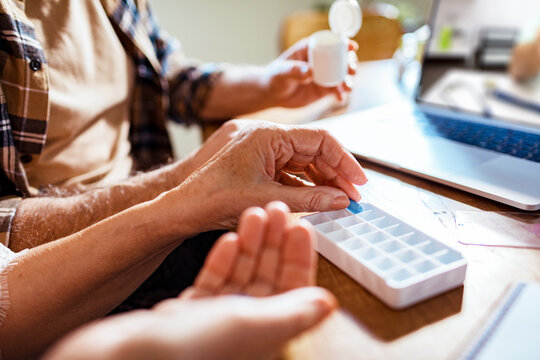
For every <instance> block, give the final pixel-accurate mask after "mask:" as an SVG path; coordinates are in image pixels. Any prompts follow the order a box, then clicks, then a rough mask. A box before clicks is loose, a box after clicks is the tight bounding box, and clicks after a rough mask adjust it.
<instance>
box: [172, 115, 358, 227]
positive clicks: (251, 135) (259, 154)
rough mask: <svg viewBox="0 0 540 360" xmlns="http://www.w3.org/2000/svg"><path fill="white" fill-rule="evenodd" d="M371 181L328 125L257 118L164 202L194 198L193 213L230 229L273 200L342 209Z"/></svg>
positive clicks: (206, 223) (202, 222) (201, 222)
mask: <svg viewBox="0 0 540 360" xmlns="http://www.w3.org/2000/svg"><path fill="white" fill-rule="evenodd" d="M292 174H304V175H305V176H307V177H308V178H309V179H310V180H311V181H312V182H313V184H306V182H304V181H302V180H300V179H298V178H296V177H295V176H293V175H292ZM366 182H367V178H366V176H365V174H364V172H363V170H362V167H361V166H360V165H359V164H358V162H357V161H356V160H355V159H354V157H353V156H352V155H351V154H349V153H348V152H347V151H346V150H345V149H344V148H343V147H342V146H341V145H340V144H339V143H338V142H337V140H336V139H335V138H333V137H332V136H331V135H330V134H329V133H328V132H326V131H325V130H320V129H307V128H301V127H284V126H278V125H273V124H268V123H264V122H260V123H255V122H252V126H248V127H245V128H244V129H242V130H241V131H239V132H238V134H237V135H236V136H235V137H234V138H233V139H232V140H231V141H230V142H229V143H228V144H227V145H226V146H225V147H224V148H223V149H222V150H221V151H220V152H219V153H218V154H216V155H215V156H214V157H213V158H212V159H210V160H209V161H208V162H207V163H206V164H205V165H204V166H203V167H202V168H200V169H199V170H198V171H197V172H195V173H194V174H193V175H192V176H191V177H190V178H188V179H187V180H186V182H184V183H183V184H182V185H181V186H180V187H179V188H177V189H175V190H172V191H171V192H170V193H168V194H167V195H166V196H165V197H164V199H163V201H168V202H169V203H170V204H174V203H177V202H179V201H182V200H183V199H184V200H185V199H186V196H187V198H190V199H193V201H191V202H190V210H189V211H190V214H192V217H193V221H194V222H197V224H196V226H197V227H198V229H199V231H204V230H212V229H223V228H230V227H232V226H234V225H235V224H237V222H238V217H239V216H240V214H241V212H242V211H243V210H244V209H246V208H248V207H250V206H263V205H264V204H266V203H268V202H271V201H273V200H281V201H283V202H285V203H286V204H288V205H289V206H290V208H291V209H292V210H293V211H297V212H307V211H328V210H337V209H342V208H345V207H347V206H348V205H349V198H351V199H353V200H355V201H358V200H360V194H359V192H358V190H357V189H356V187H355V186H354V184H358V185H362V184H365V183H366ZM313 185H315V186H313ZM171 215H172V216H173V218H172V219H171V220H170V221H171V223H174V221H175V219H174V216H175V214H174V213H172V214H171Z"/></svg>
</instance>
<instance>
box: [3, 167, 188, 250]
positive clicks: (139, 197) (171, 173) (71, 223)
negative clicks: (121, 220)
mask: <svg viewBox="0 0 540 360" xmlns="http://www.w3.org/2000/svg"><path fill="white" fill-rule="evenodd" d="M194 170H195V169H192V168H191V162H190V161H189V160H188V161H184V162H181V163H180V162H178V163H175V164H171V165H168V166H165V167H163V168H161V169H158V170H155V171H152V172H148V173H145V174H141V175H138V176H135V177H133V178H130V179H129V180H126V181H124V182H122V183H119V184H116V185H112V186H109V187H106V188H100V189H95V190H90V191H87V192H85V193H81V194H77V195H73V196H67V197H61V198H55V197H36V198H29V199H25V200H23V201H22V202H21V204H20V205H19V207H18V209H17V212H16V214H15V216H14V218H13V223H12V228H11V234H10V248H11V249H12V250H13V251H15V252H18V251H20V250H23V249H27V248H33V247H36V246H39V245H42V244H45V243H48V242H50V241H53V240H56V239H60V238H62V237H65V236H68V235H71V234H74V233H76V232H77V231H80V230H82V229H85V228H87V227H88V226H90V225H92V224H95V223H97V222H98V221H101V220H103V219H105V218H107V217H110V216H112V215H114V214H117V213H118V212H120V211H123V210H125V209H127V208H130V207H132V206H134V205H136V204H139V203H142V202H145V201H148V200H152V199H154V198H155V197H156V196H158V195H159V194H161V193H163V192H165V191H168V190H170V189H171V188H173V187H175V186H177V185H178V184H180V183H181V182H182V181H183V180H184V179H185V178H187V177H188V176H189V175H190V174H191V172H192V171H194Z"/></svg>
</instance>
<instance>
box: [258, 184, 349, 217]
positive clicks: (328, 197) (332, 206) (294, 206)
mask: <svg viewBox="0 0 540 360" xmlns="http://www.w3.org/2000/svg"><path fill="white" fill-rule="evenodd" d="M264 186H265V188H264V190H263V191H264V192H265V196H266V197H268V198H270V199H279V200H281V201H283V202H285V203H286V204H287V205H289V207H290V208H291V210H292V211H294V212H312V211H330V210H340V209H344V208H346V207H347V206H349V203H350V202H349V197H348V196H347V194H346V193H345V192H343V190H340V189H338V188H335V187H330V186H306V187H290V186H283V185H281V184H277V183H269V184H266V185H264ZM262 201H265V200H262Z"/></svg>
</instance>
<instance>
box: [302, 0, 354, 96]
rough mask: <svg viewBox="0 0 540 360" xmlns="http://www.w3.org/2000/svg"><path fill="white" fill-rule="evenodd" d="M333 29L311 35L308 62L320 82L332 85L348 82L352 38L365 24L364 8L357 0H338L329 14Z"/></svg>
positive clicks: (316, 80)
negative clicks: (346, 79) (361, 8)
mask: <svg viewBox="0 0 540 360" xmlns="http://www.w3.org/2000/svg"><path fill="white" fill-rule="evenodd" d="M328 20H329V22H330V28H331V29H332V31H330V30H323V31H318V32H316V33H314V34H313V35H311V37H310V38H309V44H308V57H309V65H310V67H311V69H312V70H313V80H314V81H315V83H316V84H317V85H320V86H324V87H333V86H337V85H339V84H341V83H342V82H343V81H345V77H346V76H347V73H348V59H347V55H348V52H349V38H351V37H354V36H355V35H356V34H357V33H358V31H359V30H360V28H361V27H362V11H361V10H360V5H358V2H357V1H356V0H337V1H335V2H334V3H333V4H332V6H331V8H330V13H329V18H328Z"/></svg>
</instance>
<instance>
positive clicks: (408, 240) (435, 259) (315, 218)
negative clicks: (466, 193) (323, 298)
mask: <svg viewBox="0 0 540 360" xmlns="http://www.w3.org/2000/svg"><path fill="white" fill-rule="evenodd" d="M351 204H352V203H351ZM352 206H353V205H352ZM304 219H305V220H307V221H308V222H310V223H311V224H312V225H313V226H314V227H315V229H316V231H317V242H316V245H315V248H316V250H317V251H318V252H319V253H320V254H321V255H323V256H324V257H326V258H327V259H328V260H330V261H331V262H332V263H334V264H335V265H336V266H337V267H339V268H340V269H341V270H343V271H344V272H345V273H347V274H348V275H349V276H350V277H352V278H353V279H354V280H356V281H357V282H358V283H360V284H361V285H362V286H363V287H364V288H366V289H367V290H368V291H369V292H371V293H372V294H373V295H375V296H376V297H377V298H379V299H380V300H381V301H382V302H384V303H385V304H386V305H388V306H389V307H391V308H393V309H403V308H406V307H408V306H411V305H413V304H416V303H418V302H420V301H423V300H426V299H428V298H430V297H433V296H435V295H438V294H441V293H443V292H446V291H448V290H451V289H454V288H456V287H459V286H461V285H462V284H463V282H464V280H465V273H466V270H467V260H466V259H465V258H464V257H463V255H462V254H461V253H460V252H459V251H457V250H455V249H453V248H451V247H450V246H448V245H446V244H444V243H443V242H441V241H439V240H437V239H435V238H433V237H430V236H428V235H426V234H425V233H423V232H421V231H419V230H418V229H416V228H414V227H412V226H410V225H408V224H406V223H404V222H403V221H402V220H399V219H398V218H396V217H394V216H392V215H390V214H388V213H386V212H384V211H383V210H381V209H379V208H378V207H376V206H374V205H372V204H368V203H358V204H357V203H355V205H354V207H349V209H347V210H338V211H331V212H325V213H318V214H314V215H309V216H306V217H304Z"/></svg>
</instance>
